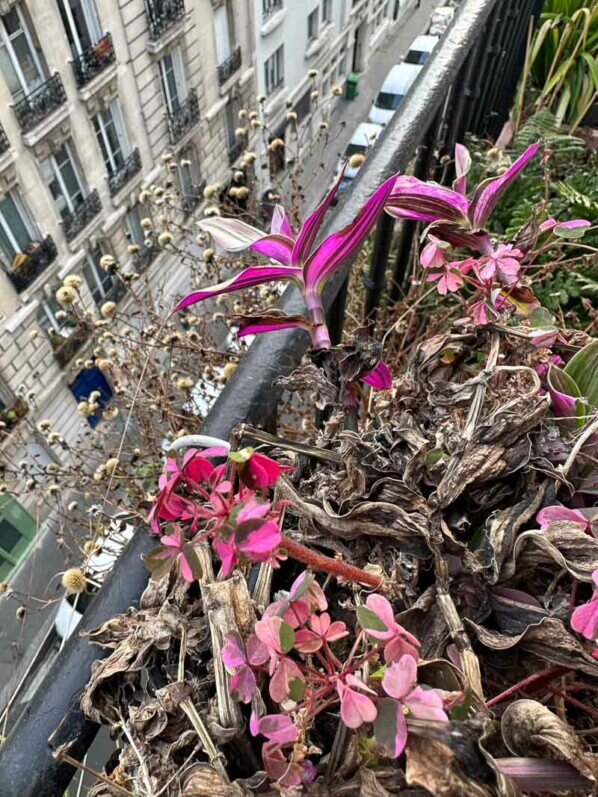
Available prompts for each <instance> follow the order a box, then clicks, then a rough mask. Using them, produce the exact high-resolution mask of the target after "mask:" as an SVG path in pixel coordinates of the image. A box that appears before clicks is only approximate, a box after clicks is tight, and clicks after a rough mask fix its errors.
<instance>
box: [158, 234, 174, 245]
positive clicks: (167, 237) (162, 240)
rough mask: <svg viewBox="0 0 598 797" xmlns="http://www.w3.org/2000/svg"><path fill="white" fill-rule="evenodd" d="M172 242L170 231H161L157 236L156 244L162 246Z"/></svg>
mask: <svg viewBox="0 0 598 797" xmlns="http://www.w3.org/2000/svg"><path fill="white" fill-rule="evenodd" d="M170 243H172V233H171V232H161V233H160V235H159V236H158V246H161V247H162V248H164V247H165V246H168V244H170Z"/></svg>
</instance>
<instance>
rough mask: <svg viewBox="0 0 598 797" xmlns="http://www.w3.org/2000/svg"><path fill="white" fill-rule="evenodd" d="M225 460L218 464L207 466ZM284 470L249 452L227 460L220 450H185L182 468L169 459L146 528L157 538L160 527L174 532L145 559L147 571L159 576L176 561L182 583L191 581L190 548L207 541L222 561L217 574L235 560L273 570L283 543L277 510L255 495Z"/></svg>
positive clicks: (194, 570)
mask: <svg viewBox="0 0 598 797" xmlns="http://www.w3.org/2000/svg"><path fill="white" fill-rule="evenodd" d="M227 456H228V461H227V462H225V463H224V464H221V465H214V464H213V463H212V462H211V461H210V457H227ZM288 469H289V468H288V467H286V466H281V465H279V464H278V463H277V462H275V461H274V460H273V459H270V458H269V457H267V456H265V455H264V454H260V453H259V452H256V451H253V449H251V448H247V449H243V450H242V451H235V452H231V453H230V454H228V455H227V452H226V450H225V449H223V448H211V449H206V450H204V451H199V450H198V449H189V450H188V451H187V452H186V453H185V454H184V456H183V459H182V463H179V461H178V459H177V458H176V457H168V459H167V461H166V464H165V466H164V469H163V472H162V474H161V475H160V478H159V480H158V487H159V492H158V495H157V496H156V499H155V501H154V505H153V506H152V509H151V512H150V515H149V523H150V525H151V528H152V530H153V531H154V532H155V533H156V534H160V533H161V532H162V526H163V524H164V523H167V524H173V527H172V529H171V530H170V531H169V533H167V534H165V535H163V536H162V537H161V539H160V543H161V544H160V546H158V547H157V548H155V549H154V550H153V551H151V552H150V554H149V555H148V557H147V559H146V563H147V564H148V567H149V568H150V570H152V571H153V572H156V574H159V575H162V574H164V573H165V572H167V568H166V567H165V564H167V563H168V562H170V563H174V562H178V564H179V567H180V570H181V574H182V575H183V577H184V578H185V580H186V581H193V580H194V579H195V578H196V577H197V568H196V567H195V563H194V560H195V554H194V546H195V545H196V544H197V543H199V542H202V541H204V540H207V539H209V540H211V541H212V546H213V548H214V550H215V552H216V553H217V554H218V556H219V558H220V560H221V562H222V566H221V574H222V575H225V576H226V575H229V574H230V572H231V571H232V569H233V567H234V566H235V564H237V562H239V561H240V560H249V561H251V562H269V563H270V564H272V565H273V566H277V564H278V560H277V556H278V548H279V546H280V544H281V542H282V534H281V532H280V526H279V514H280V513H279V509H278V508H277V507H275V506H273V505H272V504H271V503H269V502H268V501H265V500H259V496H258V493H257V491H258V490H265V489H267V488H268V487H269V486H270V485H272V484H273V483H274V482H275V481H276V479H277V478H278V476H279V475H280V474H281V473H282V472H283V471H285V470H288ZM235 476H237V477H238V481H239V482H240V484H238V485H237V486H236V481H237V480H236V478H235ZM182 524H185V530H183V526H182Z"/></svg>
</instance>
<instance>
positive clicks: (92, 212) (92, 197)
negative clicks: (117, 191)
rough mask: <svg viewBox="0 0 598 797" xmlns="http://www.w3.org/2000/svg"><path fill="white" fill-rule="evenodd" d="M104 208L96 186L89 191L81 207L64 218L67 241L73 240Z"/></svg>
mask: <svg viewBox="0 0 598 797" xmlns="http://www.w3.org/2000/svg"><path fill="white" fill-rule="evenodd" d="M101 209H102V203H101V201H100V195H99V194H98V191H97V189H96V188H94V189H93V191H91V193H89V194H88V195H87V196H86V197H85V199H84V200H83V202H81V204H80V205H79V207H77V208H75V210H73V212H72V213H69V215H68V216H65V217H64V218H63V219H62V229H63V230H64V235H65V238H66V240H67V241H72V240H73V238H76V237H77V235H79V233H80V232H81V231H82V230H84V229H85V227H87V225H88V224H89V222H90V221H91V220H92V219H94V218H95V217H96V216H97V215H98V213H99V212H100V211H101Z"/></svg>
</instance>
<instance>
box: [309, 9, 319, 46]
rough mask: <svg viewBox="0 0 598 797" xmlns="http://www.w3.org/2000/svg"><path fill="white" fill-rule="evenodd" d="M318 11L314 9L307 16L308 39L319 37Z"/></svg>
mask: <svg viewBox="0 0 598 797" xmlns="http://www.w3.org/2000/svg"><path fill="white" fill-rule="evenodd" d="M318 11H319V9H317V8H316V9H314V10H313V11H312V12H311V14H309V15H308V17H307V40H308V41H312V40H313V39H317V38H318Z"/></svg>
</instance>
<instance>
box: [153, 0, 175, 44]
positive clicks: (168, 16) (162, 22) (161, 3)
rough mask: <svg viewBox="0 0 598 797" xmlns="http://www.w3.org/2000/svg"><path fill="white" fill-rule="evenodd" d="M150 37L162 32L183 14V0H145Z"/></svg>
mask: <svg viewBox="0 0 598 797" xmlns="http://www.w3.org/2000/svg"><path fill="white" fill-rule="evenodd" d="M145 13H146V16H147V26H148V28H149V35H150V39H159V38H160V36H162V34H163V33H164V32H165V31H166V30H168V28H170V27H172V25H174V24H175V23H177V22H179V20H181V19H183V18H184V16H185V2H184V0H145Z"/></svg>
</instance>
